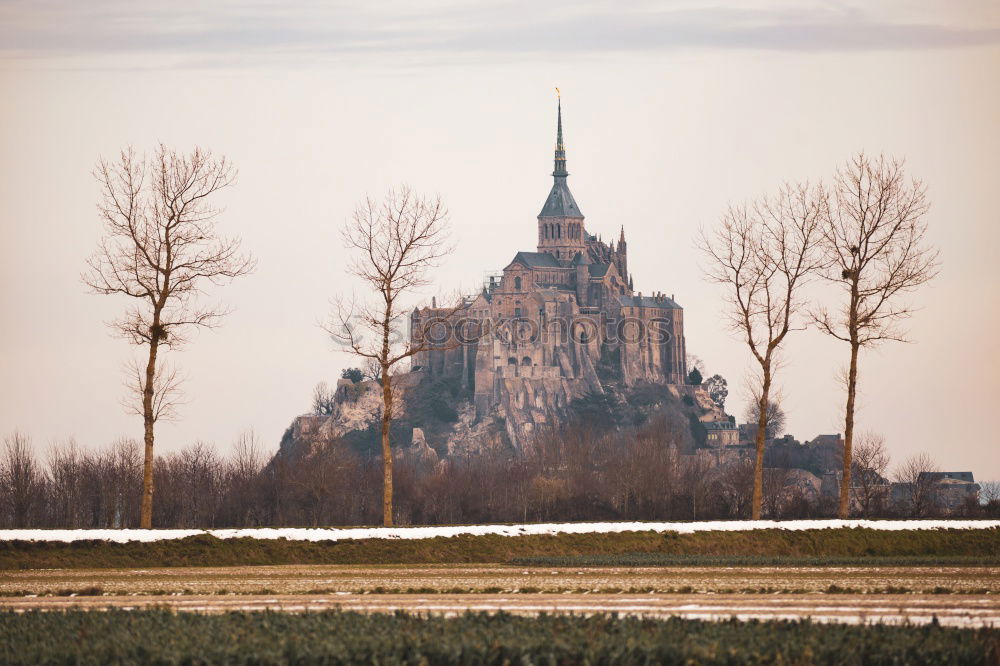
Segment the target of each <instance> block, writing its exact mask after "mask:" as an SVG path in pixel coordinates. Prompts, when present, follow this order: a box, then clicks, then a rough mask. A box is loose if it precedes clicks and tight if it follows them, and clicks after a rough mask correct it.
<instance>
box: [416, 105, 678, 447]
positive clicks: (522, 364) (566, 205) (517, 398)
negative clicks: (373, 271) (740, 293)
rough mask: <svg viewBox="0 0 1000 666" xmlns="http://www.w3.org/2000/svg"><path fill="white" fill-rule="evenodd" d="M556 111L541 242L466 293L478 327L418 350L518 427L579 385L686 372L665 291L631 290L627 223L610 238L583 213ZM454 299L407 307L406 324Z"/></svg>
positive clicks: (419, 323)
mask: <svg viewBox="0 0 1000 666" xmlns="http://www.w3.org/2000/svg"><path fill="white" fill-rule="evenodd" d="M557 114H558V115H557V124H556V147H555V169H554V170H553V172H552V178H553V183H552V189H551V190H550V191H549V195H548V197H547V198H546V199H545V203H544V204H543V206H542V210H541V212H540V213H539V214H538V247H537V248H536V251H534V252H518V253H517V254H515V255H514V258H513V259H512V260H511V262H510V263H509V264H508V265H507V267H506V268H504V269H503V274H502V275H497V276H491V277H490V278H488V279H487V281H486V284H485V285H484V287H483V290H482V292H481V293H480V294H478V295H476V296H474V297H471V298H467V299H465V300H464V301H463V303H462V304H461V314H462V316H463V317H465V318H467V319H472V320H477V321H479V322H489V324H490V326H487V327H485V328H484V329H483V330H486V331H487V333H486V334H485V335H484V336H482V337H480V338H479V339H478V340H476V341H474V342H470V343H466V344H462V345H458V346H453V347H451V348H448V349H442V350H433V351H428V352H423V353H420V354H418V355H416V356H415V357H414V360H413V365H414V370H420V371H423V372H425V373H428V374H430V375H431V376H436V375H444V374H451V375H458V376H460V377H461V378H462V382H463V385H464V387H465V388H466V390H468V391H469V393H470V394H471V395H474V396H475V407H476V413H477V416H478V417H480V418H481V417H482V416H483V415H484V414H486V413H487V412H489V411H490V410H491V409H493V408H495V407H497V406H498V405H503V406H506V407H508V408H509V409H504V410H503V411H504V413H505V414H506V418H507V419H508V421H509V420H510V415H509V412H511V411H513V412H516V413H520V414H521V415H522V418H520V419H515V420H520V421H521V423H520V424H514V428H513V431H512V432H511V435H512V437H513V438H515V439H521V437H520V435H526V434H528V432H530V430H531V429H532V425H538V424H540V423H544V422H547V421H550V420H551V418H552V417H551V416H547V414H546V413H547V412H551V411H553V410H554V411H555V412H556V413H558V412H559V411H563V410H564V409H565V407H566V405H567V404H568V402H569V401H571V400H572V399H573V398H574V397H578V396H580V395H583V394H585V393H587V392H602V391H603V385H602V382H607V381H609V380H613V381H617V382H620V383H622V384H625V385H630V384H634V383H636V382H649V383H656V384H672V385H677V384H683V383H684V380H685V377H686V374H687V373H686V368H685V349H684V311H683V310H682V309H681V307H680V306H679V305H678V304H677V303H676V302H675V301H674V300H673V298H672V297H668V296H666V295H665V294H663V293H661V292H652V293H648V294H647V295H645V296H644V295H643V294H642V292H635V291H634V289H633V283H632V277H631V275H630V274H629V272H628V245H627V243H626V241H625V229H624V226H621V227H620V235H619V239H618V243H617V245H616V244H615V243H614V241H612V242H611V243H610V244H608V243H605V242H604V241H602V240H601V239H600V237H599V236H597V235H595V234H592V233H590V232H588V231H587V228H586V226H585V225H584V216H583V212H582V211H581V210H580V206H579V205H578V204H577V203H576V199H575V198H574V197H573V194H572V193H571V192H570V190H569V185H568V183H567V180H568V177H569V172H568V171H567V170H566V148H565V145H564V144H563V127H562V103H561V102H560V103H559V106H558V111H557ZM615 226H619V225H615ZM452 311H453V309H452V308H449V309H447V310H446V309H445V308H439V307H429V308H418V309H416V310H414V311H413V313H412V315H411V336H417V335H419V334H420V332H421V331H422V330H423V329H424V328H425V327H426V326H427V323H428V322H429V321H431V320H433V319H434V318H436V317H441V316H444V315H445V313H446V312H448V313H450V312H452ZM508 425H510V424H508ZM509 429H510V428H509Z"/></svg>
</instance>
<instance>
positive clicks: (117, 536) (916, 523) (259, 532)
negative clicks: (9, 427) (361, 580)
mask: <svg viewBox="0 0 1000 666" xmlns="http://www.w3.org/2000/svg"><path fill="white" fill-rule="evenodd" d="M841 527H864V528H868V529H873V530H890V531H892V530H937V529H965V530H972V529H992V528H998V527H1000V520H785V521H777V520H739V521H735V520H734V521H703V522H690V523H655V522H612V523H534V524H524V525H447V526H430V527H345V528H300V527H280V528H267V527H265V528H253V529H250V528H247V529H210V530H180V529H170V530H139V529H120V530H112V529H107V530H42V529H31V530H0V541H14V540H20V541H65V542H70V541H86V540H96V541H112V542H116V543H126V542H129V541H142V542H150V541H164V540H170V539H183V538H185V537H189V536H195V535H198V534H211V535H212V536H215V537H218V538H220V539H236V538H252V539H289V540H291V541H343V540H347V539H431V538H435V537H454V536H461V535H474V536H475V535H485V534H491V535H500V536H523V535H532V534H614V533H618V532H674V533H677V534H691V533H694V532H745V531H750V530H762V529H780V530H817V529H836V528H841Z"/></svg>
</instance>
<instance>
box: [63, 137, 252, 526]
mask: <svg viewBox="0 0 1000 666" xmlns="http://www.w3.org/2000/svg"><path fill="white" fill-rule="evenodd" d="M235 175H236V172H235V170H234V168H233V167H232V165H231V164H230V163H229V161H228V160H226V159H225V158H219V159H215V158H213V157H212V155H211V153H209V152H207V151H203V150H201V149H198V148H196V149H195V150H194V151H193V152H192V153H191V154H190V155H183V154H179V153H177V152H175V151H173V150H169V149H168V148H166V147H165V146H163V145H162V144H161V145H160V146H159V147H158V148H157V150H156V154H155V155H154V156H153V158H152V159H147V158H145V157H137V156H136V154H135V152H134V151H133V150H132V149H131V148H129V149H126V150H123V151H122V152H121V153H120V155H119V157H118V160H117V161H115V162H107V161H104V160H101V161H100V162H99V163H98V165H97V168H96V169H95V171H94V176H95V178H96V179H97V181H98V183H99V184H100V186H101V200H100V202H99V203H98V210H99V211H100V214H101V218H102V219H103V221H104V236H103V238H102V239H101V242H100V245H99V247H98V249H97V251H96V252H95V253H94V254H93V255H92V256H91V258H90V259H89V261H88V267H89V268H88V270H87V271H86V272H85V273H84V274H83V276H82V278H83V281H84V283H85V284H87V285H88V286H89V287H90V288H91V289H92V290H93V291H95V292H96V293H98V294H121V295H124V296H127V297H129V298H131V299H132V301H131V302H132V305H131V306H130V308H129V309H128V311H127V312H126V313H125V314H124V315H123V316H122V317H121V318H119V319H118V320H116V321H115V322H113V323H112V328H113V330H114V331H115V332H116V333H117V334H119V335H120V336H122V337H124V338H125V339H126V340H128V341H129V342H131V343H132V344H134V345H138V346H140V347H145V349H146V358H145V362H144V363H143V364H141V365H140V364H137V365H136V366H135V368H134V371H135V377H134V381H131V380H130V384H131V385H132V387H133V389H134V391H135V393H136V398H137V400H136V403H134V405H135V410H136V411H137V412H138V413H141V415H142V420H143V440H144V444H145V457H144V462H143V490H142V507H141V512H140V521H139V524H140V526H141V527H143V528H147V529H148V528H150V527H152V517H153V441H154V431H153V428H154V425H155V423H156V421H157V420H158V419H160V418H168V417H169V416H170V415H171V414H172V412H173V409H174V408H175V407H176V405H177V402H178V392H177V391H178V376H177V373H176V371H175V370H172V369H170V368H168V367H167V366H165V365H164V364H163V362H162V359H160V358H159V353H160V347H161V346H162V347H164V349H176V348H178V347H179V346H180V345H181V344H182V343H183V342H184V339H185V338H184V334H185V330H186V329H189V328H192V327H214V326H216V325H217V324H218V323H219V320H220V319H221V318H222V317H223V316H224V315H225V314H226V311H225V310H224V309H221V308H220V307H219V306H209V307H205V306H202V305H199V303H198V296H199V295H200V294H201V293H202V291H203V290H204V288H205V286H206V284H209V283H210V284H216V285H218V284H222V283H224V282H227V281H229V280H232V279H233V278H236V277H238V276H241V275H245V274H246V273H249V272H250V271H251V270H252V269H253V259H252V258H251V257H250V256H249V255H244V254H241V253H240V243H239V240H238V239H235V238H223V237H221V236H220V235H219V234H218V233H217V231H216V228H215V227H216V219H217V217H218V215H219V213H220V210H219V209H218V208H216V207H214V206H213V205H212V204H211V202H210V201H211V198H212V195H213V194H215V193H216V192H218V191H219V190H221V189H224V188H226V187H228V186H230V185H231V184H232V183H233V181H234V178H235Z"/></svg>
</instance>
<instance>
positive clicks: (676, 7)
mask: <svg viewBox="0 0 1000 666" xmlns="http://www.w3.org/2000/svg"><path fill="white" fill-rule="evenodd" d="M886 6H888V5H882V8H883V9H882V11H883V15H877V14H875V13H872V12H871V11H869V10H862V9H860V8H858V7H856V6H851V5H847V4H845V3H823V4H813V5H804V4H794V5H790V6H779V5H774V4H773V3H771V4H760V3H758V4H756V5H751V4H748V3H741V4H740V5H738V7H737V6H734V7H725V6H717V7H710V8H706V7H704V6H703V5H689V4H685V3H683V2H674V3H670V4H669V5H668V6H666V7H665V6H664V3H662V2H660V3H653V2H639V3H629V4H628V5H623V4H622V3H613V2H612V3H609V2H598V1H596V0H591V1H589V2H588V1H580V2H574V3H570V2H565V1H555V2H548V3H544V4H539V3H535V2H527V1H525V0H517V1H514V2H502V3H495V2H494V3H488V2H487V3H461V4H453V3H448V2H440V1H439V2H432V3H428V2H423V3H417V2H406V3H403V2H398V1H395V0H390V1H383V2H381V3H377V4H366V3H356V4H355V5H353V6H347V5H343V4H341V5H331V4H329V3H316V2H310V1H309V0H299V1H297V2H288V3H281V2H274V3H271V2H257V3H252V2H251V3H238V4H237V3H203V2H190V1H187V2H184V1H179V2H172V3H169V4H168V5H164V4H153V3H149V4H144V3H141V2H135V1H134V0H131V1H129V2H122V1H120V0H103V1H102V0H92V1H88V2H78V1H76V0H41V1H39V0H10V1H9V2H7V3H6V4H5V5H4V6H3V7H2V8H0V55H2V56H4V57H6V58H25V57H29V58H30V57H34V58H37V57H61V56H80V55H91V56H115V55H116V54H123V53H140V54H153V55H172V56H177V57H180V58H188V59H192V60H197V61H199V62H203V63H209V62H212V61H213V60H215V61H217V62H227V61H232V59H233V58H234V57H242V56H247V57H252V58H254V59H257V60H261V59H263V60H267V59H269V58H275V59H287V58H289V57H293V58H294V57H315V56H322V55H338V54H356V55H360V56H386V57H393V56H396V55H399V54H413V53H417V54H423V55H425V56H440V57H443V58H448V57H453V56H457V55H463V54H468V55H475V56H479V57H487V58H489V57H491V56H493V57H497V56H510V55H539V56H545V55H560V54H579V53H588V54H593V53H606V52H662V51H673V50H680V49H756V50H772V51H865V50H887V49H888V50H892V49H928V48H953V47H965V46H977V45H984V44H997V43H1000V18H998V15H997V14H998V12H997V11H996V10H994V9H993V6H992V5H990V4H984V3H982V2H978V1H973V2H964V3H962V2H958V3H950V4H947V5H941V6H940V7H939V8H938V10H937V11H936V12H933V11H923V12H922V13H913V12H912V11H907V9H906V7H905V6H901V7H900V8H899V9H898V10H896V11H894V13H895V14H896V16H897V17H899V16H902V18H897V17H889V16H886V15H884V13H885V7H886Z"/></svg>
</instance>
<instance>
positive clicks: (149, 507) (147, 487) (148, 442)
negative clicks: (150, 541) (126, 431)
mask: <svg viewBox="0 0 1000 666" xmlns="http://www.w3.org/2000/svg"><path fill="white" fill-rule="evenodd" d="M154 326H157V324H154ZM154 331H158V328H157V329H154ZM158 349H159V337H158V335H157V333H155V332H154V333H153V334H152V340H151V341H150V344H149V360H148V361H147V362H146V382H145V384H144V385H143V389H142V424H143V441H144V443H145V447H144V448H145V453H144V455H143V461H142V506H141V508H140V511H139V527H140V529H144V530H148V529H152V527H153V424H154V423H155V421H156V416H155V414H154V413H153V382H154V380H155V378H156V354H157V351H158Z"/></svg>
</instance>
